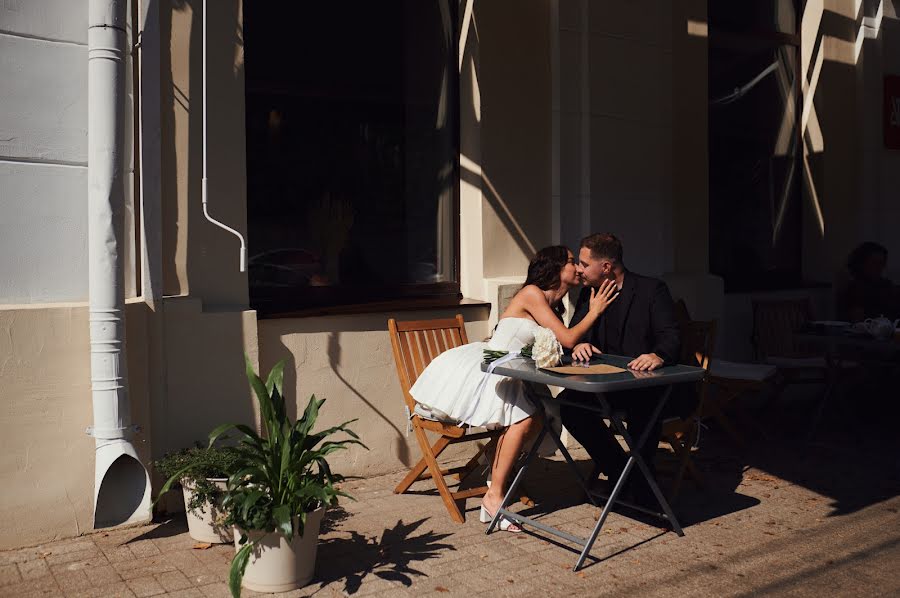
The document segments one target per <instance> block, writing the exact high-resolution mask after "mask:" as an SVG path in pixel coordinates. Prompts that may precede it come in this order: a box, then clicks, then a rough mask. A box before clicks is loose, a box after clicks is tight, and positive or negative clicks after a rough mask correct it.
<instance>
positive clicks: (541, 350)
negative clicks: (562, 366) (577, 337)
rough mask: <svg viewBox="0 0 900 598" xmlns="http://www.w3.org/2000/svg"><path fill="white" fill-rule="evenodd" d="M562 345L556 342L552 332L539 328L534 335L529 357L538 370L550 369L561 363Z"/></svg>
mask: <svg viewBox="0 0 900 598" xmlns="http://www.w3.org/2000/svg"><path fill="white" fill-rule="evenodd" d="M562 356H563V350H562V345H560V344H559V341H558V340H556V335H555V334H553V331H552V330H549V329H547V328H540V329H539V330H538V331H537V332H535V333H534V347H533V348H532V349H531V357H532V359H534V363H535V364H536V365H537V367H539V368H552V367H555V366H557V365H559V363H560V361H562Z"/></svg>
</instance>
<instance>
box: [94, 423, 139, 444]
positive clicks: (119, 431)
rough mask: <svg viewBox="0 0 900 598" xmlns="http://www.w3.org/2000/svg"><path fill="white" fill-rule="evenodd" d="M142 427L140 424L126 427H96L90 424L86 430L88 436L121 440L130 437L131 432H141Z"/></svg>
mask: <svg viewBox="0 0 900 598" xmlns="http://www.w3.org/2000/svg"><path fill="white" fill-rule="evenodd" d="M140 431H141V427H140V426H138V425H134V426H128V427H125V428H95V427H94V426H88V427H87V428H86V429H85V430H84V432H85V434H87V435H88V436H93V437H94V438H97V439H98V440H120V439H125V438H127V437H128V433H129V432H140Z"/></svg>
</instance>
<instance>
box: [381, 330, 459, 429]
mask: <svg viewBox="0 0 900 598" xmlns="http://www.w3.org/2000/svg"><path fill="white" fill-rule="evenodd" d="M388 331H389V332H390V336H391V348H392V349H393V351H394V363H395V365H396V366H397V377H398V378H399V379H400V387H401V388H402V389H403V398H404V399H405V400H406V405H407V406H408V407H409V410H410V412H412V410H413V409H415V407H416V402H415V400H414V399H413V398H412V395H410V394H409V389H410V388H412V386H413V384H415V383H416V379H418V377H419V374H421V373H422V371H423V370H424V369H425V368H426V367H427V366H428V364H429V363H431V360H432V359H434V358H435V357H437V356H438V355H440V354H441V353H443V352H444V351H446V350H447V349H452V348H453V347H458V346H460V345H465V344H466V343H468V342H469V339H468V337H467V336H466V326H465V321H464V320H463V317H462V316H461V315H459V314H457V315H456V317H455V318H446V319H442V320H415V321H407V322H398V321H397V320H395V319H393V318H391V319H390V320H388Z"/></svg>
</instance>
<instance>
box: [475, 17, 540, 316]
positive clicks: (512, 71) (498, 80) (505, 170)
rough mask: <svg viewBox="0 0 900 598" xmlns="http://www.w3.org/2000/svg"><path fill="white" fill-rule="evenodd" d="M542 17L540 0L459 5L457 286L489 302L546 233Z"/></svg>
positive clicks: (521, 273)
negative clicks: (459, 270)
mask: <svg viewBox="0 0 900 598" xmlns="http://www.w3.org/2000/svg"><path fill="white" fill-rule="evenodd" d="M466 7H470V8H471V11H469V10H467V9H466ZM549 17H550V2H549V1H548V0H533V1H529V2H515V1H513V0H491V1H484V0H481V1H473V2H466V3H463V4H462V5H461V14H460V19H461V22H462V25H461V27H462V31H463V32H464V33H463V34H462V35H461V38H462V39H461V42H460V53H461V55H462V60H461V66H460V113H461V114H460V116H461V119H460V120H461V127H460V138H461V139H460V141H461V149H460V152H461V159H460V162H461V173H460V178H461V184H460V192H461V203H462V206H461V227H462V230H461V231H460V237H461V254H462V255H461V259H462V281H461V283H462V292H463V294H464V295H465V296H467V297H472V298H478V299H484V300H486V301H491V302H493V303H494V304H496V299H497V297H496V289H497V284H498V281H501V280H502V279H505V278H507V277H524V275H525V272H526V270H527V265H528V261H529V260H530V259H531V256H532V255H533V254H534V252H535V251H536V250H537V249H540V248H541V247H544V246H546V245H549V244H551V243H552V240H553V238H554V236H553V230H552V221H553V217H552V213H551V212H552V193H551V188H550V183H551V161H550V155H551V151H550V132H551V124H550V123H551V121H550V118H551V105H550V96H551V93H550V92H551V89H550V26H549Z"/></svg>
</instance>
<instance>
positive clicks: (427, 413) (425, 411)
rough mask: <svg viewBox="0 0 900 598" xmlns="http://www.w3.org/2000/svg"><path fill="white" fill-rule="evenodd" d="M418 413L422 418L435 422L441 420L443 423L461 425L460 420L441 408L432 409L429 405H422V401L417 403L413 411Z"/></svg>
mask: <svg viewBox="0 0 900 598" xmlns="http://www.w3.org/2000/svg"><path fill="white" fill-rule="evenodd" d="M413 413H415V414H416V415H418V416H419V417H421V418H422V419H427V420H429V421H433V422H441V423H443V424H452V425H454V426H456V425H459V422H458V421H457V420H455V419H453V418H452V417H450V416H449V415H447V414H446V413H444V412H443V411H441V410H439V409H432V408H431V407H427V406H425V405H422V404H421V403H416V408H415V410H414V411H413Z"/></svg>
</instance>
